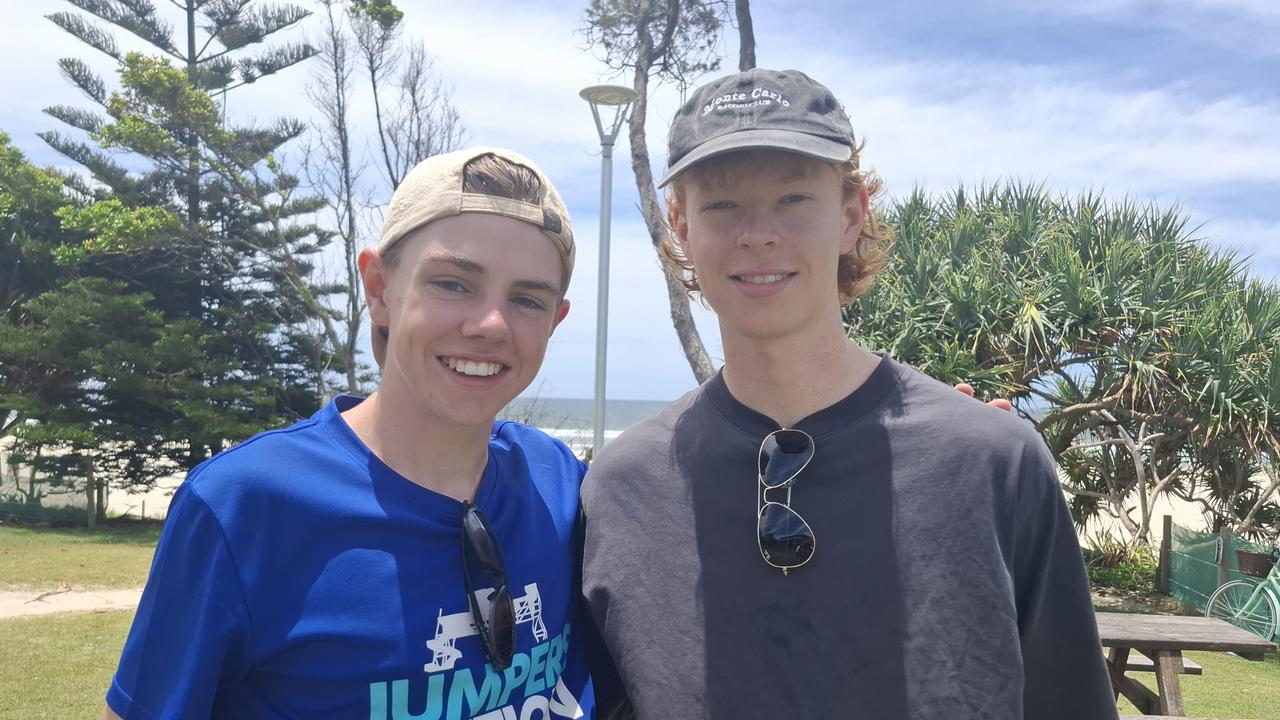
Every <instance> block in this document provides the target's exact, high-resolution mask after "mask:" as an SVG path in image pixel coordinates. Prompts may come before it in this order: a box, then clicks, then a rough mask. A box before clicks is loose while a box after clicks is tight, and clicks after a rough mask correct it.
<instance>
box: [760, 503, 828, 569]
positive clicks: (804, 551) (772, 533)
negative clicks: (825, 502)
mask: <svg viewBox="0 0 1280 720" xmlns="http://www.w3.org/2000/svg"><path fill="white" fill-rule="evenodd" d="M757 532H758V533H759V537H760V554H762V555H764V559H765V561H766V562H768V563H769V564H770V565H773V566H775V567H783V568H792V567H797V566H800V565H803V564H805V563H807V562H809V558H811V557H813V549H814V539H813V530H812V529H810V528H809V524H808V523H806V522H805V521H804V518H802V517H800V516H799V515H798V514H797V513H796V512H795V511H794V510H792V509H791V508H789V507H787V506H786V505H780V504H778V503H767V504H766V505H765V506H764V509H762V510H761V511H760V520H759V525H758V527H757Z"/></svg>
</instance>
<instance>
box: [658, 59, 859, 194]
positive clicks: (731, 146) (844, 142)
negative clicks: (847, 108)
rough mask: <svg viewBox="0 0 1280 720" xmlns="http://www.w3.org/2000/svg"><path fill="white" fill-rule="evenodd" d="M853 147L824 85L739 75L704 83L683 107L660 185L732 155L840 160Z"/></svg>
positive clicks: (792, 77) (794, 76)
mask: <svg viewBox="0 0 1280 720" xmlns="http://www.w3.org/2000/svg"><path fill="white" fill-rule="evenodd" d="M853 146H854V137H853V126H852V125H851V124H850V123H849V116H848V115H846V114H845V112H844V106H843V105H841V104H840V101H839V100H837V99H836V96H835V95H833V94H831V91H830V90H828V89H827V88H826V86H824V85H823V84H822V83H820V82H818V81H816V80H814V79H813V78H811V77H809V76H808V75H805V74H804V73H802V72H800V71H799V70H765V69H762V68H755V69H752V70H745V71H743V72H739V73H734V74H733V75H727V76H725V77H722V78H720V79H719V80H713V81H711V82H709V83H707V84H706V85H703V86H702V87H700V88H698V89H697V90H695V91H694V93H693V96H692V97H690V98H689V100H688V101H686V102H685V104H684V105H683V106H681V108H680V110H679V112H677V113H676V117H675V120H673V121H672V122H671V133H670V135H668V136H667V174H666V175H663V176H662V181H661V182H659V183H658V187H663V186H665V185H666V184H667V183H669V182H671V181H672V180H674V179H675V178H676V176H677V175H679V174H680V173H682V172H684V171H685V170H688V169H689V168H690V167H693V166H694V165H696V164H698V163H700V162H702V161H703V160H706V159H708V158H712V157H715V156H716V155H721V154H724V153H727V152H733V151H735V150H748V149H767V150H783V151H786V152H793V153H798V154H800V155H807V156H809V157H813V158H817V159H819V160H826V161H828V162H833V163H842V162H848V160H849V158H850V157H852V154H853Z"/></svg>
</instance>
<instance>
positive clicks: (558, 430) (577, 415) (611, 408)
mask: <svg viewBox="0 0 1280 720" xmlns="http://www.w3.org/2000/svg"><path fill="white" fill-rule="evenodd" d="M666 405H667V401H665V400H606V401H605V405H604V439H605V443H606V444H607V443H608V442H609V441H610V440H612V439H613V438H615V437H617V436H618V435H620V434H621V433H622V431H623V430H626V429H627V428H629V427H631V426H632V425H635V424H636V423H638V422H640V421H641V420H644V419H645V418H648V417H651V416H653V415H656V414H658V411H659V410H661V409H662V408H664V407H666ZM594 414H595V401H594V400H592V399H590V398H547V397H536V398H525V397H518V398H516V399H515V400H513V401H511V404H510V405H507V407H505V408H503V410H502V412H500V413H498V417H499V418H505V419H508V420H515V421H517V422H522V423H524V424H526V425H532V426H534V427H536V428H539V429H541V430H542V431H544V432H546V433H548V434H549V435H553V436H555V437H557V438H559V439H560V440H562V441H563V442H564V443H565V444H567V445H568V446H569V447H571V448H573V449H574V450H576V451H581V450H583V449H585V448H587V447H590V445H591V442H592V435H593V427H592V418H593V416H594Z"/></svg>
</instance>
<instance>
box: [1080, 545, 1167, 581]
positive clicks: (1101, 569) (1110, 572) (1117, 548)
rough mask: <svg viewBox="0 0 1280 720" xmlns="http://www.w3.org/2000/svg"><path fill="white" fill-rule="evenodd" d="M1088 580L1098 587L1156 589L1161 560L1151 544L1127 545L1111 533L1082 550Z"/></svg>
mask: <svg viewBox="0 0 1280 720" xmlns="http://www.w3.org/2000/svg"><path fill="white" fill-rule="evenodd" d="M1083 553H1084V560H1085V566H1086V568H1087V569H1088V571H1089V582H1090V584H1092V585H1093V587H1095V588H1100V587H1101V588H1111V589H1114V590H1129V591H1138V592H1145V591H1151V590H1154V589H1155V577H1156V571H1157V569H1158V568H1159V565H1160V561H1159V558H1157V557H1156V554H1155V552H1153V551H1152V549H1151V547H1150V546H1148V545H1128V544H1126V543H1123V542H1120V541H1118V540H1115V539H1114V538H1112V537H1110V536H1105V537H1103V538H1101V539H1098V540H1094V541H1093V542H1092V546H1091V547H1087V548H1084V549H1083Z"/></svg>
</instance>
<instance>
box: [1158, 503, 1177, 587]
mask: <svg viewBox="0 0 1280 720" xmlns="http://www.w3.org/2000/svg"><path fill="white" fill-rule="evenodd" d="M1172 552H1173V516H1172V515H1165V516H1164V529H1163V530H1162V533H1161V535H1160V567H1159V569H1158V570H1157V571H1156V589H1157V590H1159V591H1160V592H1162V593H1164V594H1165V595H1168V594H1169V561H1170V559H1171V557H1170V553H1172Z"/></svg>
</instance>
